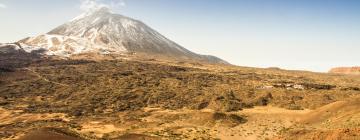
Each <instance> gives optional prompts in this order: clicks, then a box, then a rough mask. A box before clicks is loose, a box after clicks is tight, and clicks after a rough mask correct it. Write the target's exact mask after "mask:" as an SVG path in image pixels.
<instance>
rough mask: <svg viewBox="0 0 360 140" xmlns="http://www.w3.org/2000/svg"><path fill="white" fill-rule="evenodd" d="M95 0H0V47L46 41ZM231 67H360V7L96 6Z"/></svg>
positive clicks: (230, 2) (112, 0) (175, 0)
mask: <svg viewBox="0 0 360 140" xmlns="http://www.w3.org/2000/svg"><path fill="white" fill-rule="evenodd" d="M89 1H91V0H0V42H14V41H17V40H20V39H23V38H26V37H29V36H36V35H39V34H44V33H46V32H48V31H50V30H51V29H53V28H55V27H57V26H59V25H61V24H63V23H65V22H67V21H69V20H71V19H72V18H74V17H76V16H77V15H79V14H81V13H82V12H83V11H84V10H85V9H86V5H85V7H84V3H86V2H89ZM95 1H96V2H95V3H97V4H104V5H110V7H111V8H112V9H113V11H114V12H116V13H119V14H122V15H125V16H129V17H132V18H135V19H138V20H141V21H143V22H144V23H146V24H147V25H149V26H150V27H152V28H153V29H155V30H157V31H158V32H160V33H161V34H163V35H164V36H166V37H167V38H169V39H171V40H173V41H175V42H177V43H178V44H180V45H181V46H183V47H185V48H187V49H189V50H191V51H194V52H196V53H200V54H210V55H215V56H218V57H220V58H222V59H224V60H226V61H228V62H230V63H232V64H235V65H239V66H251V67H262V68H266V67H280V68H284V69H292V70H310V71H317V72H326V71H328V70H329V69H330V68H332V67H337V66H359V65H360V8H359V7H360V0H95Z"/></svg>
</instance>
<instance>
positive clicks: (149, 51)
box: [18, 8, 227, 64]
mask: <svg viewBox="0 0 360 140" xmlns="http://www.w3.org/2000/svg"><path fill="white" fill-rule="evenodd" d="M18 43H19V44H21V47H22V48H23V49H24V50H25V51H27V52H31V51H34V50H43V51H44V53H45V54H46V55H55V56H61V57H71V56H73V55H77V54H84V53H96V54H102V55H107V54H129V53H131V54H142V56H160V57H162V58H171V59H175V60H192V61H193V60H194V61H204V62H210V63H223V64H227V62H226V61H224V60H221V59H220V58H217V57H215V56H210V55H200V54H197V53H194V52H191V51H189V50H187V49H186V48H184V47H182V46H180V45H178V44H177V43H175V42H173V41H171V40H169V39H167V38H166V37H164V36H163V35H161V34H160V33H158V32H157V31H155V30H154V29H152V28H150V27H149V26H147V25H146V24H144V23H143V22H141V21H138V20H135V19H132V18H129V17H126V16H123V15H119V14H115V13H112V12H111V11H110V10H109V9H107V8H99V9H96V10H92V11H88V12H85V13H83V14H81V15H80V16H78V17H76V18H74V19H72V20H71V21H69V22H67V23H65V24H63V25H61V26H59V27H57V28H55V29H53V30H51V31H50V32H48V33H46V34H43V35H39V36H36V37H30V38H26V39H23V40H21V41H19V42H18ZM144 54H145V55H144Z"/></svg>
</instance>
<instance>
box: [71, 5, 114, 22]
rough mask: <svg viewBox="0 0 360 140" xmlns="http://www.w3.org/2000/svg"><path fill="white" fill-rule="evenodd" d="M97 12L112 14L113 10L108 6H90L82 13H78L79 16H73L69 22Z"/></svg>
mask: <svg viewBox="0 0 360 140" xmlns="http://www.w3.org/2000/svg"><path fill="white" fill-rule="evenodd" d="M99 13H102V14H106V13H111V14H112V13H113V12H112V11H111V9H110V8H108V7H95V8H90V9H88V10H86V11H85V12H83V13H82V14H80V15H79V16H77V17H75V18H73V19H72V20H70V22H72V21H76V20H79V19H82V18H85V17H87V16H91V15H93V14H99Z"/></svg>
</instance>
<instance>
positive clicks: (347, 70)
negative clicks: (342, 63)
mask: <svg viewBox="0 0 360 140" xmlns="http://www.w3.org/2000/svg"><path fill="white" fill-rule="evenodd" d="M329 73H339V74H360V66H357V67H337V68H333V69H331V70H330V71H329Z"/></svg>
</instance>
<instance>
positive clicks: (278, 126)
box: [0, 53, 360, 140]
mask: <svg viewBox="0 0 360 140" xmlns="http://www.w3.org/2000/svg"><path fill="white" fill-rule="evenodd" d="M111 58H112V59H94V60H89V59H86V60H84V59H83V57H78V58H76V59H75V57H74V59H67V60H64V59H57V58H50V57H48V58H43V57H39V56H37V55H36V54H18V53H7V54H1V55H0V62H1V63H0V64H1V65H0V139H4V140H15V139H20V140H35V139H59V140H82V139H124V140H136V139H139V140H143V139H146V140H153V139H154V140H155V139H156V140H157V139H171V140H172V139H224V140H239V139H249V140H270V139H275V140H279V139H280V140H285V139H289V140H293V139H326V140H333V139H334V140H335V139H349V140H356V139H360V76H358V75H342V74H326V73H314V72H307V71H288V70H282V69H279V68H268V69H260V68H249V67H238V66H230V65H213V64H205V63H197V62H183V61H162V60H157V59H140V58H132V59H122V58H117V57H111ZM114 58H116V59H114Z"/></svg>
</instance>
